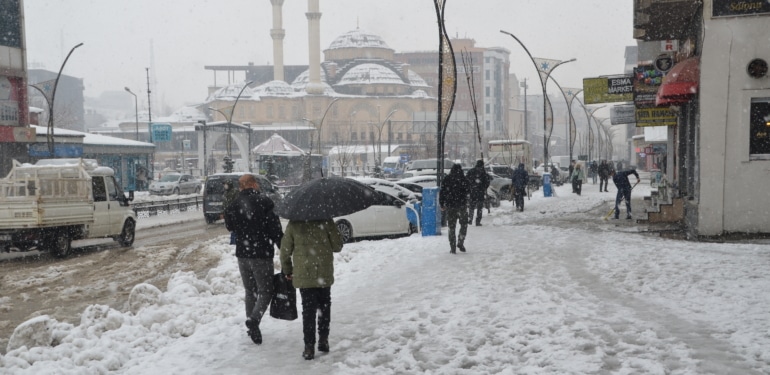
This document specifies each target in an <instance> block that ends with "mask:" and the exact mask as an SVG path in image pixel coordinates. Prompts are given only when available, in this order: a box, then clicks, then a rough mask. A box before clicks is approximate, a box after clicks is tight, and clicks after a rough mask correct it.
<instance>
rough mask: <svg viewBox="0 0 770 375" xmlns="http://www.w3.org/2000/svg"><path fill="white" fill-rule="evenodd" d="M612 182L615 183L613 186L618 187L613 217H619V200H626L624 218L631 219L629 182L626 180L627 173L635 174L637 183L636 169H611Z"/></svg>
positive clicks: (637, 174)
mask: <svg viewBox="0 0 770 375" xmlns="http://www.w3.org/2000/svg"><path fill="white" fill-rule="evenodd" d="M610 174H611V176H612V182H614V183H615V187H616V188H618V195H616V196H615V219H618V218H619V217H620V201H621V200H623V199H625V200H626V219H631V183H630V182H629V181H628V176H629V175H634V176H636V183H637V184H638V183H639V181H640V180H639V173H636V169H629V170H627V171H612V172H610Z"/></svg>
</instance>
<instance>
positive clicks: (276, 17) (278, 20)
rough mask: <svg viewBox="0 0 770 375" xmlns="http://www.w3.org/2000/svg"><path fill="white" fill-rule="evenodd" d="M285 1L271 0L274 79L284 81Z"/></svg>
mask: <svg viewBox="0 0 770 375" xmlns="http://www.w3.org/2000/svg"><path fill="white" fill-rule="evenodd" d="M283 1H284V0H270V3H271V4H273V28H272V29H270V37H271V38H273V79H274V80H276V81H284V80H285V79H284V76H283V37H284V36H286V31H285V30H284V29H283V13H282V12H283V10H282V7H283Z"/></svg>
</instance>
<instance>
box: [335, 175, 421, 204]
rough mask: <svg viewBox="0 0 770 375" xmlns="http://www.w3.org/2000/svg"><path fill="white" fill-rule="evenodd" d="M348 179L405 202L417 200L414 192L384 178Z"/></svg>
mask: <svg viewBox="0 0 770 375" xmlns="http://www.w3.org/2000/svg"><path fill="white" fill-rule="evenodd" d="M348 178H352V179H354V180H356V181H359V182H361V183H364V184H366V185H369V186H371V187H373V188H374V189H375V190H380V191H384V192H386V193H388V194H390V195H393V196H395V197H397V198H398V199H401V200H403V201H407V202H410V201H413V200H416V199H417V196H416V195H415V194H414V193H413V192H412V191H410V190H409V189H406V188H404V187H403V186H400V185H398V184H396V183H395V182H393V181H388V180H385V179H382V178H374V177H348Z"/></svg>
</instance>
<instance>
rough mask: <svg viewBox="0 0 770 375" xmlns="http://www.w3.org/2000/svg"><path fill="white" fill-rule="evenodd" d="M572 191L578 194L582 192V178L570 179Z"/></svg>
mask: <svg viewBox="0 0 770 375" xmlns="http://www.w3.org/2000/svg"><path fill="white" fill-rule="evenodd" d="M572 191H573V192H575V193H577V195H580V193H582V192H583V180H572Z"/></svg>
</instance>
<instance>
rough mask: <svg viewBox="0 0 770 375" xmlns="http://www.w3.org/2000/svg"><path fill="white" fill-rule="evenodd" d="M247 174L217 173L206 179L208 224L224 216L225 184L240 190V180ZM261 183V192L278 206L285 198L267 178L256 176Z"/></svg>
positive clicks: (205, 202)
mask: <svg viewBox="0 0 770 375" xmlns="http://www.w3.org/2000/svg"><path fill="white" fill-rule="evenodd" d="M244 174H246V173H245V172H234V173H217V174H213V175H210V176H208V177H206V185H205V187H204V188H203V217H204V218H205V219H206V223H208V224H211V223H213V222H215V221H217V220H219V218H220V217H221V216H222V211H224V207H222V202H223V200H224V194H225V187H224V185H225V182H226V181H229V182H230V183H231V186H233V187H234V188H235V189H238V179H239V178H241V176H243V175H244ZM254 176H255V177H256V178H257V182H258V183H259V190H260V191H261V192H262V193H263V194H265V195H267V196H268V197H269V198H270V199H272V200H273V203H275V204H278V203H279V202H280V201H281V199H283V196H282V195H281V194H280V193H279V192H278V188H276V187H275V185H273V184H272V183H271V182H270V180H268V179H267V177H265V176H263V175H259V174H254Z"/></svg>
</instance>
